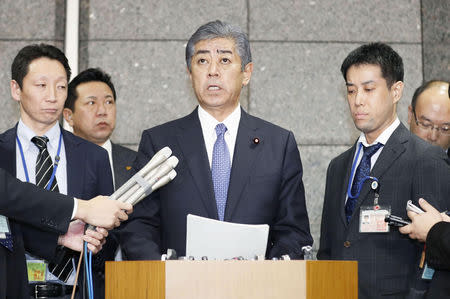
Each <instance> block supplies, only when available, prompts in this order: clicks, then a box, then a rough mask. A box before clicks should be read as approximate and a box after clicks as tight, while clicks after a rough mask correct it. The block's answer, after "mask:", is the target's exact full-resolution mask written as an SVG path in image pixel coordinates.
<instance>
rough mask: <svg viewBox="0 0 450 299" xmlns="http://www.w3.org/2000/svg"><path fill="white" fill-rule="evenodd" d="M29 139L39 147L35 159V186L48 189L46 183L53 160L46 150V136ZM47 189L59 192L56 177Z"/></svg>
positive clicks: (51, 171) (51, 170)
mask: <svg viewBox="0 0 450 299" xmlns="http://www.w3.org/2000/svg"><path fill="white" fill-rule="evenodd" d="M31 141H32V142H33V143H34V144H35V145H36V146H37V147H38V149H39V154H38V156H37V160H36V186H39V187H41V188H44V189H48V188H47V185H48V183H49V181H50V178H51V177H52V173H53V162H52V159H51V158H50V154H49V153H48V150H47V142H48V138H47V137H46V136H34V137H33V138H32V139H31ZM48 190H51V191H55V192H59V189H58V182H57V181H56V177H55V178H54V180H53V182H52V185H51V187H50V188H49V189H48Z"/></svg>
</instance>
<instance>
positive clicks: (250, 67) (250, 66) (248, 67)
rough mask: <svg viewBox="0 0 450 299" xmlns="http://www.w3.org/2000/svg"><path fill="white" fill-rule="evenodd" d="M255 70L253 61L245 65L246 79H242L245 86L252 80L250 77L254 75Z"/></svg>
mask: <svg viewBox="0 0 450 299" xmlns="http://www.w3.org/2000/svg"><path fill="white" fill-rule="evenodd" d="M252 72H253V62H249V63H247V65H246V66H245V67H244V80H243V81H242V85H243V86H245V85H247V84H248V83H249V82H250V78H251V77H252Z"/></svg>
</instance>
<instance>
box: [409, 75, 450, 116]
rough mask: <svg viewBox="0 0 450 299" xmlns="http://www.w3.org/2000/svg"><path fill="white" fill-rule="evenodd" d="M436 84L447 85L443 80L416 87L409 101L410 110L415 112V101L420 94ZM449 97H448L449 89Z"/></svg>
mask: <svg viewBox="0 0 450 299" xmlns="http://www.w3.org/2000/svg"><path fill="white" fill-rule="evenodd" d="M436 83H447V84H449V82H447V81H444V80H430V81H428V82H425V83H423V84H422V85H420V86H419V87H417V89H416V91H414V95H413V97H412V100H411V107H412V110H413V111H414V112H415V111H416V105H417V99H418V98H419V96H420V95H421V94H422V92H424V91H425V90H427V89H428V88H430V87H431V86H432V85H434V84H436ZM449 97H450V88H449Z"/></svg>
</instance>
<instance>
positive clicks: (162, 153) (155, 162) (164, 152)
mask: <svg viewBox="0 0 450 299" xmlns="http://www.w3.org/2000/svg"><path fill="white" fill-rule="evenodd" d="M170 155H172V150H171V149H170V148H169V147H168V146H166V147H164V148H162V149H161V150H159V151H158V152H157V153H156V154H155V155H154V156H153V157H152V159H151V160H150V161H149V162H148V163H147V164H146V165H145V166H144V167H143V168H142V169H141V170H140V171H138V172H137V174H136V175H139V176H141V177H143V176H145V175H146V174H147V173H148V172H150V171H151V170H153V169H154V168H156V167H157V166H159V165H160V164H161V163H163V162H164V161H166V160H167V159H168V158H169V157H170ZM134 183H135V182H134V181H133V180H131V179H130V180H128V181H127V182H126V183H125V184H123V185H122V186H121V187H120V188H119V189H117V190H116V192H114V193H113V194H112V195H111V196H110V199H113V200H116V199H118V198H119V197H120V196H122V195H123V194H125V193H126V192H127V191H128V190H129V189H130V188H132V187H133V186H134Z"/></svg>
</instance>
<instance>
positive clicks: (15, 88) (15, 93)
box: [10, 80, 22, 102]
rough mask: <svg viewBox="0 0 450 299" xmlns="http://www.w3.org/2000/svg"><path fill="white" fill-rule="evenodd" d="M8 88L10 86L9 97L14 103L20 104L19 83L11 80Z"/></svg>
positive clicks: (20, 91)
mask: <svg viewBox="0 0 450 299" xmlns="http://www.w3.org/2000/svg"><path fill="white" fill-rule="evenodd" d="M10 86H11V97H12V98H13V99H14V100H15V101H17V102H20V95H21V94H22V90H21V89H20V86H19V83H17V81H16V80H11V82H10Z"/></svg>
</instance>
